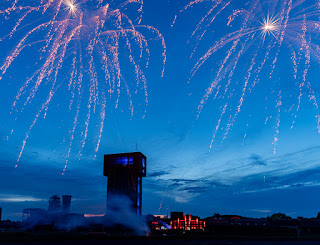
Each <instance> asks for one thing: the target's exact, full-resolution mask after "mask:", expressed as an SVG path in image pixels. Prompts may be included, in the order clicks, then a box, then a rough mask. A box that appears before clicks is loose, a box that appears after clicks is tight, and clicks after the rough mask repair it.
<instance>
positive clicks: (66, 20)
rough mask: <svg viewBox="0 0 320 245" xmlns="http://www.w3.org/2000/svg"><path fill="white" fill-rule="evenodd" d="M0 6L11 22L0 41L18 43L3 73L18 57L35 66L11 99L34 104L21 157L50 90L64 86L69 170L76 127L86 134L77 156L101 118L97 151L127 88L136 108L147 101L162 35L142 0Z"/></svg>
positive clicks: (19, 105)
mask: <svg viewBox="0 0 320 245" xmlns="http://www.w3.org/2000/svg"><path fill="white" fill-rule="evenodd" d="M0 1H1V0H0ZM0 6H1V7H0V19H1V20H2V23H3V25H6V24H7V25H8V26H12V29H11V31H9V33H8V34H7V35H5V36H3V37H0V45H3V47H7V46H6V45H12V43H15V46H13V49H12V52H11V53H9V54H8V55H7V56H6V57H2V60H0V61H2V64H0V80H2V79H9V78H10V75H9V74H8V73H11V72H12V71H13V70H14V69H15V68H16V67H17V64H18V65H20V67H21V63H23V64H24V65H25V63H27V64H26V65H27V66H28V67H33V68H32V69H30V68H29V69H28V70H27V71H26V72H25V82H24V84H23V85H22V86H21V88H20V90H19V91H18V93H17V95H16V98H15V101H14V103H13V105H12V113H21V112H23V111H24V110H25V109H26V107H27V106H28V105H32V108H36V113H35V117H34V119H33V121H32V122H31V124H30V126H29V128H28V130H27V133H26V135H25V137H24V139H23V141H22V147H21V150H20V152H19V156H18V162H19V161H20V159H21V157H22V155H23V152H24V150H25V148H26V146H27V143H28V140H29V139H30V137H31V131H32V130H33V128H34V127H35V125H36V124H37V123H38V122H39V121H40V120H41V119H43V118H46V117H47V114H48V113H49V107H50V104H52V103H53V102H52V101H53V98H55V97H57V93H59V92H60V93H62V94H63V97H65V98H67V100H69V103H68V106H67V108H68V109H67V111H69V113H70V115H71V117H72V118H73V120H72V122H73V125H72V127H71V130H69V135H68V137H66V141H67V142H69V143H68V146H67V149H66V154H65V158H66V161H65V165H64V168H63V173H62V174H64V173H65V171H66V169H67V168H68V164H69V160H70V156H71V153H72V149H74V150H75V149H76V145H75V143H76V137H77V135H78V138H80V137H81V139H80V140H78V142H79V141H80V150H79V151H78V152H79V153H78V158H81V156H82V155H83V149H84V147H85V146H86V144H87V141H88V139H89V137H90V136H89V132H90V129H91V128H93V127H92V125H91V124H92V121H93V120H95V121H96V120H98V121H100V123H99V125H96V127H98V130H97V132H96V135H98V136H97V139H92V141H91V142H95V146H94V153H95V155H96V154H97V152H98V151H99V148H100V145H101V140H102V134H103V131H104V126H105V120H107V110H108V109H110V107H113V108H119V107H120V103H122V104H121V105H123V104H124V103H126V102H121V101H122V100H121V98H122V96H121V95H122V94H124V95H125V97H126V100H125V101H128V102H127V105H128V110H129V111H130V114H131V115H133V113H134V105H135V101H136V100H140V98H141V97H142V98H144V101H145V106H147V105H148V92H147V79H146V76H145V70H146V69H147V68H148V66H149V63H150V57H151V46H150V45H151V44H153V45H154V46H156V45H157V46H158V47H161V48H162V50H163V52H162V60H163V68H162V69H161V70H162V71H161V74H162V76H163V75H164V67H165V63H166V45H165V40H164V38H163V36H162V35H161V33H160V32H159V31H158V30H157V29H155V28H154V27H152V26H147V25H142V24H141V18H142V8H143V0H134V1H126V0H117V1H102V0H93V1H81V2H80V1H77V0H35V1H31V0H30V1H29V0H27V1H26V0H15V1H5V0H3V1H2V2H1V5H0ZM131 15H137V16H138V17H136V16H134V20H132V19H130V16H131ZM146 35H149V37H146ZM153 40H155V41H153ZM157 40H160V41H159V42H158V41H157ZM3 47H2V48H3ZM6 50H10V49H7V48H6ZM159 75H160V74H159ZM44 90H47V96H46V98H45V99H44V100H43V101H42V103H41V104H40V106H38V105H39V104H38V99H37V103H35V100H36V98H37V95H38V96H40V93H41V96H40V97H43V96H42V95H43V93H44V92H43V91H44ZM40 91H41V92H40ZM139 104H141V103H140V102H139ZM84 105H85V106H84ZM145 110H146V109H144V111H145ZM83 115H85V116H83ZM79 131H80V132H79ZM77 132H78V133H77ZM79 135H80V136H79ZM90 135H91V134H90ZM90 140H91V139H90ZM78 145H79V144H78ZM78 147H79V146H78ZM16 167H17V165H16Z"/></svg>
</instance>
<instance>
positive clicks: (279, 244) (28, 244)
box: [0, 239, 320, 245]
mask: <svg viewBox="0 0 320 245" xmlns="http://www.w3.org/2000/svg"><path fill="white" fill-rule="evenodd" d="M0 244H2V243H1V242H0ZM4 244H11V245H20V244H23V245H87V244H88V245H122V244H130V245H131V244H132V245H136V244H137V245H138V244H139V245H149V244H150V245H151V244H152V245H158V244H159V245H179V244H181V245H182V244H183V245H196V244H200V245H211V244H212V245H269V244H272V245H319V244H320V241H215V240H167V239H164V240H163V239H157V240H154V239H147V240H146V239H112V240H80V241H79V240H77V241H69V240H67V241H20V242H17V241H16V242H9V243H7V242H6V243H4Z"/></svg>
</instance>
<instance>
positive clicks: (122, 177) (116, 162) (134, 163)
mask: <svg viewBox="0 0 320 245" xmlns="http://www.w3.org/2000/svg"><path fill="white" fill-rule="evenodd" d="M146 164H147V158H146V157H145V156H144V155H143V154H142V153H141V152H133V153H122V154H112V155H105V156H104V170H103V175H104V176H107V177H108V194H107V210H110V209H109V206H110V203H111V202H112V199H113V198H115V197H118V196H127V197H128V198H129V199H130V200H131V201H132V208H133V209H134V210H136V212H137V215H138V216H139V215H141V210H142V205H141V204H142V177H146V166H147V165H146Z"/></svg>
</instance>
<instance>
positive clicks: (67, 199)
mask: <svg viewBox="0 0 320 245" xmlns="http://www.w3.org/2000/svg"><path fill="white" fill-rule="evenodd" d="M71 198H72V196H70V195H63V196H62V211H63V212H65V213H70V207H71Z"/></svg>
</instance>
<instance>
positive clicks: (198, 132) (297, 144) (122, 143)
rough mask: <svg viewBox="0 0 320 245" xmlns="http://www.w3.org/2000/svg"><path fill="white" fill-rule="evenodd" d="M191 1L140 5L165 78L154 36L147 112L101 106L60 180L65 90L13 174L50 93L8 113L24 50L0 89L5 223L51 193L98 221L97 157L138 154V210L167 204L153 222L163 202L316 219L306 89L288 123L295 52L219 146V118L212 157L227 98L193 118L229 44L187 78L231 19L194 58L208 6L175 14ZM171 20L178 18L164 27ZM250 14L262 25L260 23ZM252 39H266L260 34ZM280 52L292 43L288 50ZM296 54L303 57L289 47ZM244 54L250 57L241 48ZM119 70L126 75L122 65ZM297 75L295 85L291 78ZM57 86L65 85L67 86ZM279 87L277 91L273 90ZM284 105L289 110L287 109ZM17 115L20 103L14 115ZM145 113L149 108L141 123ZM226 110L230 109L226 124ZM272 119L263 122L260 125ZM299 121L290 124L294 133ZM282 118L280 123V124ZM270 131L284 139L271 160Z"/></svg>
mask: <svg viewBox="0 0 320 245" xmlns="http://www.w3.org/2000/svg"><path fill="white" fill-rule="evenodd" d="M0 1H1V3H2V2H6V1H4V0H0ZM241 1H242V0H239V1H234V3H233V5H232V6H231V7H230V9H232V8H238V7H239V6H237V3H238V2H241ZM119 2H121V1H120V0H119ZM260 2H265V3H267V2H268V1H263V0H262V1H260ZM1 3H0V7H1ZM188 3H189V1H187V0H144V8H143V18H142V24H147V25H150V26H153V27H155V28H157V29H158V30H159V31H160V33H161V34H162V35H163V36H164V38H165V41H166V46H167V63H166V66H165V68H166V69H165V73H164V76H163V77H161V53H162V49H161V45H159V40H155V42H153V43H152V44H151V46H150V52H151V59H150V65H149V67H148V69H144V71H145V75H146V77H147V83H148V95H149V96H148V99H149V104H148V106H145V105H144V97H143V95H142V96H138V98H136V99H135V101H134V106H135V108H136V110H135V112H134V114H133V116H132V115H131V113H130V110H129V109H128V99H127V96H126V94H125V93H123V94H122V95H121V96H120V104H119V106H118V108H115V106H114V105H110V106H109V105H108V106H107V109H106V121H105V125H104V131H103V134H102V138H101V145H100V149H99V151H98V153H97V156H96V159H95V152H94V149H95V145H96V142H97V137H98V133H97V132H98V128H99V125H100V124H99V117H94V116H93V117H92V121H91V122H90V125H91V128H90V130H89V132H88V139H87V142H86V145H85V147H84V148H83V151H82V157H81V160H79V155H78V153H79V149H80V146H81V142H80V141H81V132H78V133H77V134H78V136H77V137H76V138H75V143H74V148H73V150H71V153H70V156H69V163H68V168H67V170H66V172H65V174H64V175H61V173H62V171H63V169H64V166H65V162H66V159H67V151H68V146H69V143H68V142H69V141H68V139H69V137H70V130H71V129H72V122H73V119H74V111H71V112H69V110H68V109H66V105H67V103H68V102H66V99H65V98H66V97H67V94H68V95H69V91H67V89H65V88H64V87H63V85H62V86H61V87H60V88H59V90H58V92H57V93H56V95H55V97H54V98H53V100H52V102H51V104H50V107H49V109H48V114H47V117H46V118H45V119H43V118H40V119H39V121H38V122H37V124H36V125H35V126H34V127H33V128H32V130H31V132H30V134H29V138H28V141H27V144H26V147H25V149H24V152H23V154H22V157H21V159H20V162H19V163H18V167H17V168H15V165H16V164H17V159H18V156H19V153H20V150H21V147H22V144H23V140H24V139H25V136H26V133H27V132H28V128H29V127H30V125H31V124H32V121H33V120H34V118H35V115H36V114H37V110H39V105H41V103H43V100H44V99H45V96H47V94H48V93H47V92H46V91H44V90H40V91H39V92H38V94H37V95H36V96H35V99H34V101H33V102H32V103H31V104H30V105H28V106H27V107H26V109H25V110H24V111H23V112H18V113H16V112H14V113H10V112H11V106H12V104H13V102H14V99H15V96H16V95H17V92H18V91H19V89H20V87H21V86H22V85H23V83H24V82H25V80H26V79H25V78H26V76H25V75H24V73H25V72H28V71H30V70H32V69H34V68H33V64H34V63H33V62H32V57H30V59H29V58H28V53H27V54H24V56H22V57H21V59H20V60H18V61H17V62H16V63H15V64H14V66H12V67H11V68H10V69H9V70H8V72H7V73H6V74H5V75H4V76H3V79H2V80H1V83H0V86H1V89H0V103H1V107H0V115H1V117H0V139H1V140H0V206H1V205H2V207H3V219H13V220H20V219H21V213H22V210H23V209H24V208H37V207H39V208H47V206H48V198H49V197H50V196H51V195H54V194H58V195H63V194H70V195H72V196H73V201H72V207H71V209H72V211H73V212H79V213H86V214H103V213H104V212H105V206H106V194H107V193H106V190H107V178H106V177H104V176H103V175H102V169H103V155H104V154H113V153H121V152H133V151H136V149H137V148H138V150H139V151H141V152H142V153H143V154H144V155H146V156H147V177H146V178H144V179H143V213H144V214H148V213H150V214H158V210H159V207H160V203H161V202H162V200H163V203H162V208H161V210H160V214H165V213H166V206H169V211H184V212H185V213H192V214H194V215H199V216H201V217H207V216H211V215H213V213H220V214H238V215H243V216H250V217H266V216H267V215H268V214H269V213H270V214H272V213H276V212H283V213H286V214H287V215H289V216H292V217H297V216H304V217H315V216H316V215H317V213H318V212H319V211H320V207H319V203H320V195H318V193H319V192H320V182H319V179H320V153H319V152H320V144H319V140H320V135H319V134H318V130H317V119H316V118H315V117H316V115H317V113H318V112H317V110H316V108H315V106H313V101H311V100H310V97H308V94H307V92H305V91H303V93H302V100H301V105H300V110H299V111H298V112H296V113H294V115H293V113H292V111H294V110H296V109H295V108H296V106H297V97H298V96H299V91H298V90H299V86H298V89H297V87H296V86H293V85H292V84H293V83H295V82H294V81H292V77H293V75H292V73H293V71H292V70H293V69H292V59H291V54H290V52H288V50H289V51H290V49H286V48H280V50H281V52H280V53H279V61H278V63H279V64H277V66H276V69H275V71H274V74H273V76H272V79H269V73H268V71H266V72H261V74H260V80H261V83H259V85H257V87H256V88H255V89H254V90H252V92H251V93H248V94H247V95H246V98H245V101H244V103H243V106H242V109H241V112H240V113H239V115H238V116H237V119H236V120H235V123H234V126H233V127H232V130H231V131H230V132H229V134H228V137H226V139H225V140H224V141H223V142H221V141H222V140H221V139H222V137H223V134H224V133H223V132H224V131H223V130H225V128H226V127H227V120H222V122H221V127H220V129H221V131H219V132H220V133H218V134H217V137H216V140H215V141H214V143H213V146H212V149H211V150H210V142H211V140H212V135H213V132H214V131H215V128H216V126H217V123H218V120H219V118H220V115H221V108H223V106H224V105H225V101H226V98H222V97H221V98H217V99H215V100H214V99H213V97H214V94H213V95H212V96H211V97H210V98H209V99H208V100H207V102H206V104H205V106H204V107H203V109H202V111H201V114H200V116H199V118H198V119H197V114H198V106H199V104H200V101H201V99H202V98H203V96H204V94H205V93H206V89H207V88H208V87H209V86H210V84H211V82H212V80H213V79H214V77H215V74H216V73H217V71H218V69H219V67H220V65H221V63H222V61H223V59H224V58H225V53H226V51H227V50H228V49H227V48H228V47H227V48H224V49H222V50H221V51H219V52H217V53H216V54H214V55H213V57H212V59H210V60H208V62H206V64H205V65H204V66H202V67H201V68H200V69H199V71H198V72H197V73H196V75H195V76H194V77H193V78H192V79H191V80H190V82H188V79H189V78H190V72H191V70H192V68H193V67H194V65H195V64H196V62H197V61H198V60H199V59H200V58H201V56H203V55H204V53H205V52H206V50H208V48H209V47H211V46H212V45H213V44H214V42H215V41H216V40H219V37H220V38H221V37H223V36H224V35H225V33H226V32H228V30H227V31H226V27H225V24H223V23H222V22H227V17H228V14H222V16H220V17H219V18H220V19H219V21H217V22H216V23H215V25H212V26H211V27H210V28H209V29H208V33H209V34H208V35H207V36H205V37H204V38H203V39H202V41H201V42H200V45H199V49H198V51H197V52H196V53H195V56H194V57H193V58H190V54H191V53H192V50H193V49H194V47H195V45H196V43H197V41H196V40H194V39H192V38H190V36H191V34H192V32H193V31H194V29H195V28H196V26H197V23H198V22H199V21H200V20H201V18H202V17H203V16H204V15H205V14H206V13H207V12H208V10H209V9H210V6H212V5H211V4H207V3H203V4H199V5H197V6H195V7H193V8H192V9H189V10H187V11H185V12H183V13H180V10H181V9H183V8H184V6H186V5H187V4H188ZM2 4H3V3H2ZM230 9H229V10H230ZM263 9H264V11H261V16H263V12H264V14H265V15H266V14H267V13H268V11H267V10H266V9H267V8H265V6H263ZM179 13H180V14H179ZM129 14H130V13H129ZM176 14H178V18H177V21H176V23H175V25H173V27H171V24H172V22H173V20H174V17H175V15H176ZM133 15H134V14H133ZM257 16H258V17H257V18H259V16H260V15H259V14H257ZM261 16H260V17H261ZM1 18H2V19H1V22H0V24H1V29H0V36H5V35H6V34H7V33H8V32H10V30H11V29H10V28H11V27H8V26H5V23H7V22H6V21H4V20H3V16H1ZM34 18H36V17H34ZM34 21H36V19H35V20H34ZM261 21H262V17H261ZM9 23H11V22H10V20H9ZM235 25H236V24H235ZM26 28H27V27H26ZM233 28H236V26H235V27H233ZM146 36H148V35H147V34H146ZM19 37H20V39H21V36H19V34H18V35H17V36H16V37H14V38H12V39H11V40H9V41H5V42H2V43H1V42H0V62H1V65H2V64H3V62H4V61H5V58H6V57H7V56H8V55H9V54H10V53H11V52H12V50H13V49H14V47H15V46H16V45H17V43H18V40H19ZM150 38H152V37H150ZM255 38H256V37H255ZM257 38H259V39H262V38H261V36H258V37H257ZM273 38H275V37H273V36H272V35H266V39H265V40H264V43H263V44H261V42H262V41H261V40H260V41H259V43H257V42H249V43H248V47H247V49H248V50H256V49H259V47H261V46H260V45H262V47H265V46H267V45H268V42H272V39H273ZM188 40H190V42H189V43H188ZM308 40H309V39H308ZM288 42H290V41H288ZM310 42H311V41H310ZM294 44H296V42H294V41H293V44H292V46H294ZM285 45H287V47H288V46H290V45H291V44H290V43H289V44H287V43H286V44H283V46H285ZM297 46H298V44H297ZM293 49H294V50H299V48H296V47H293ZM38 50H39V49H38V48H37V47H34V49H32V48H31V49H29V52H30V53H32V52H35V53H36V52H38ZM315 50H316V48H315ZM302 52H303V51H302ZM311 53H312V52H311ZM249 55H252V53H250V52H248V56H249ZM248 56H245V57H244V58H243V59H241V60H240V61H241V64H239V69H240V71H239V72H237V73H235V75H234V76H233V78H232V83H233V84H238V81H241V80H243V79H244V78H245V77H246V71H248V69H249V67H250V64H251V57H248ZM29 61H30V62H29ZM303 62H304V61H303ZM70 65H71V64H70ZM66 67H67V66H66ZM319 67H320V66H319V62H317V58H311V62H310V68H309V70H308V75H307V80H308V81H309V82H310V84H312V86H313V87H312V88H313V91H314V95H315V97H319V91H320V90H319V89H320V87H319V84H317V83H318V79H319ZM290 68H291V70H290ZM241 70H242V71H243V72H241ZM63 72H64V71H63ZM124 72H129V70H128V69H126V68H124ZM299 79H300V80H301V79H302V78H301V77H300V78H299V76H298V78H297V80H299ZM275 81H278V82H277V83H275ZM61 82H62V84H63V83H64V82H65V81H61ZM271 83H274V84H276V85H272V84H271ZM274 86H276V87H277V86H279V87H280V88H277V89H275V90H272V89H270V88H271V87H274ZM233 88H235V90H234V92H233V93H234V94H238V96H240V95H241V93H242V89H243V86H242V85H240V83H239V85H234V86H233ZM280 89H281V91H282V110H281V116H280V117H278V115H277V110H278V109H277V107H276V106H277V103H278V101H277V93H278V92H277V91H279V90H280ZM214 93H215V92H214ZM266 98H268V101H267V102H266ZM227 100H228V98H227ZM67 101H68V100H67ZM238 101H239V97H233V98H231V99H230V104H233V106H237V103H238ZM110 104H112V103H110ZM293 105H294V106H293ZM291 106H293V108H294V109H292V108H291V109H290V107H291ZM22 107H23V102H21V104H20V106H19V107H18V109H21V108H22ZM83 107H84V108H85V107H86V104H84V105H83ZM145 109H146V110H147V112H146V116H145V117H143V114H144V113H143V111H144V110H145ZM80 113H81V115H80V118H81V120H79V122H78V124H79V127H80V128H82V129H83V127H84V121H85V118H86V112H85V111H83V112H80ZM96 114H99V111H97V112H96ZM233 114H234V113H232V112H230V113H229V114H228V113H227V116H226V118H227V117H228V116H229V115H233ZM270 116H271V118H270V120H269V121H268V123H266V124H265V120H266V117H270ZM294 116H296V120H295V121H296V122H295V124H294V127H293V128H292V129H291V125H292V122H293V120H294V119H293V117H294ZM277 117H278V118H280V119H281V123H280V125H279V127H277V123H278V121H277ZM277 129H279V134H278V135H277V137H278V139H279V140H278V142H277V145H276V153H274V148H275V145H274V144H273V143H274V137H275V134H276V130H277ZM11 130H13V133H12V134H10V132H11Z"/></svg>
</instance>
